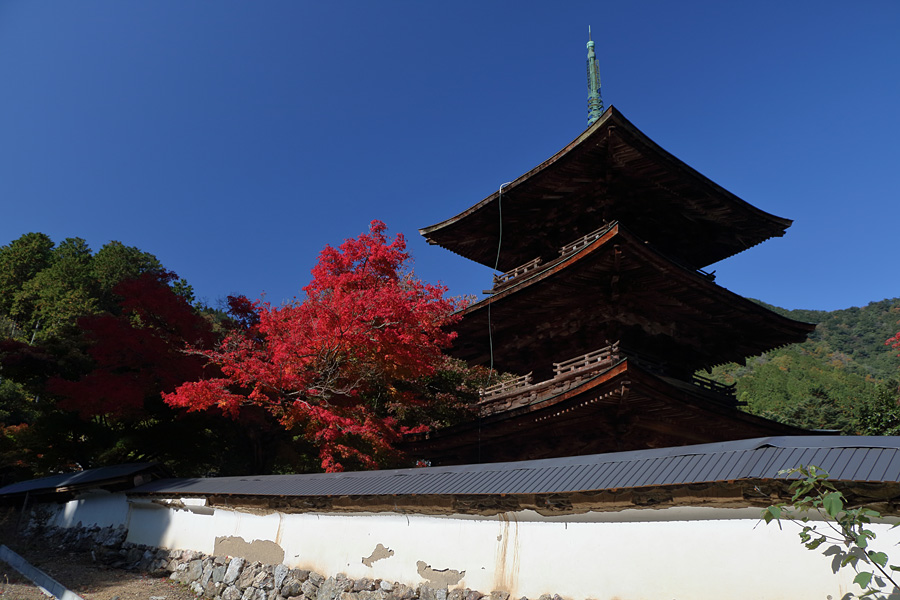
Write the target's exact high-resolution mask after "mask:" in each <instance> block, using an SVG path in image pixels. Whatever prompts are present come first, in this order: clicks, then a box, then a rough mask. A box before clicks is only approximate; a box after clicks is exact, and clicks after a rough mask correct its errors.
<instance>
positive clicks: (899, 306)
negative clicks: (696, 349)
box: [711, 298, 900, 435]
mask: <svg viewBox="0 0 900 600" xmlns="http://www.w3.org/2000/svg"><path fill="white" fill-rule="evenodd" d="M760 304H763V305H765V306H766V307H768V308H770V309H771V310H773V311H775V312H777V313H779V314H782V315H785V316H787V317H790V318H792V319H797V320H800V321H807V322H810V323H816V324H817V326H816V331H815V332H814V333H813V334H812V335H811V336H810V339H809V340H807V341H806V342H804V343H802V344H794V345H791V346H786V347H784V348H780V349H777V350H772V351H771V352H767V353H766V354H763V355H761V356H755V357H749V358H747V360H746V364H745V365H738V364H735V363H728V364H724V365H721V366H718V367H716V368H715V369H713V370H712V373H711V375H712V376H713V377H714V378H715V379H717V380H719V381H722V382H724V383H735V384H736V386H737V395H738V398H739V399H740V400H741V401H743V402H745V403H746V406H745V409H746V410H748V411H750V412H752V413H755V414H758V415H762V416H765V417H768V418H771V419H775V420H777V421H782V422H785V423H791V424H793V425H798V426H800V427H806V428H812V429H830V430H840V431H841V432H842V433H844V434H848V435H849V434H862V435H885V434H890V435H894V434H897V433H900V410H898V407H897V401H898V391H897V380H898V379H900V358H898V357H897V352H896V351H894V350H892V349H891V348H890V347H888V346H886V345H885V340H887V339H888V338H889V337H891V336H893V335H894V334H895V333H896V332H897V330H898V328H900V324H898V321H900V298H893V299H890V300H881V301H879V302H872V303H870V304H868V305H867V306H864V307H862V308H858V307H852V308H847V309H843V310H836V311H831V312H826V311H814V310H785V309H782V308H778V307H775V306H771V305H768V304H765V303H763V302H760Z"/></svg>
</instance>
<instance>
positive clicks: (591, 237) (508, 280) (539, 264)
mask: <svg viewBox="0 0 900 600" xmlns="http://www.w3.org/2000/svg"><path fill="white" fill-rule="evenodd" d="M616 225H618V221H613V222H611V223H607V224H606V225H604V226H603V227H601V228H600V229H595V230H594V231H592V232H590V233H589V234H587V235H584V236H581V237H580V238H578V239H577V240H575V241H573V242H570V243H568V244H566V245H565V246H563V247H562V248H560V249H559V257H557V258H555V259H553V260H551V261H549V262H546V263H545V262H544V261H543V259H542V258H541V257H540V256H538V257H537V258H533V259H532V260H530V261H528V262H527V263H525V264H523V265H519V266H518V267H516V268H515V269H512V270H510V271H506V272H505V273H503V274H501V275H494V280H493V287H491V289H489V290H484V291H483V293H485V294H496V293H497V292H500V291H502V290H504V289H506V288H508V287H510V286H511V285H512V284H513V283H518V282H519V281H522V277H523V276H524V275H529V274H534V273H536V272H538V271H543V270H544V269H547V268H549V267H552V266H554V265H556V264H557V263H559V262H562V261H563V260H565V259H566V258H567V257H568V256H570V255H572V254H575V253H576V252H578V251H579V250H582V249H584V248H587V247H588V246H589V245H590V244H591V243H592V242H595V241H597V240H598V239H600V238H601V237H602V236H603V235H604V234H605V233H607V232H608V231H610V230H611V229H612V228H613V227H615V226H616ZM669 259H670V260H672V261H673V262H675V263H676V264H678V265H680V266H682V267H684V268H685V269H687V270H689V271H694V272H696V273H697V274H698V275H701V276H702V277H704V278H706V279H708V280H709V281H715V280H716V272H715V271H712V272H710V273H708V272H706V271H704V270H703V269H696V268H694V267H691V266H689V265H687V264H685V263H683V262H681V261H679V260H677V259H673V258H671V257H669Z"/></svg>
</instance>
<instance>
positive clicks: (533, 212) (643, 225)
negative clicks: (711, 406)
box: [419, 106, 791, 271]
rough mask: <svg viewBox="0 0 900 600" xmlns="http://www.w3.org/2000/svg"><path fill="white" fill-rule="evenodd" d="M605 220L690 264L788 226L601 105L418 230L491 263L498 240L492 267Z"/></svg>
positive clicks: (515, 261)
mask: <svg viewBox="0 0 900 600" xmlns="http://www.w3.org/2000/svg"><path fill="white" fill-rule="evenodd" d="M501 203H502V206H501ZM501 215H502V224H501ZM613 220H617V221H620V222H622V223H626V224H627V225H628V226H629V227H630V228H631V229H632V230H633V231H634V232H635V233H637V234H639V235H640V236H641V238H642V239H645V240H648V241H650V242H651V243H653V244H654V245H656V246H657V247H659V248H663V249H664V250H665V251H666V252H667V253H668V254H671V255H673V256H676V257H678V258H679V259H680V260H681V261H683V262H686V263H687V264H690V265H692V266H694V267H695V268H703V267H705V266H707V265H710V264H712V263H714V262H717V261H720V260H722V259H724V258H727V257H729V256H731V255H733V254H736V253H738V252H742V251H743V250H746V249H747V248H750V247H751V246H755V245H756V244H759V243H760V242H763V241H765V240H767V239H769V238H771V237H776V236H781V235H784V232H785V230H786V229H787V228H788V227H790V225H791V220H789V219H784V218H781V217H777V216H775V215H772V214H769V213H767V212H765V211H762V210H760V209H758V208H756V207H754V206H752V205H751V204H748V203H747V202H745V201H744V200H741V199H740V198H738V197H737V196H735V195H734V194H732V193H731V192H729V191H727V190H725V189H724V188H722V187H720V186H719V185H717V184H716V183H714V182H713V181H711V180H709V179H708V178H706V177H704V176H703V175H701V174H700V173H698V172H697V171H695V170H694V169H692V168H691V167H689V166H688V165H686V164H685V163H683V162H682V161H680V160H678V159H677V158H675V157H674V156H672V155H671V154H669V153H668V152H666V151H665V150H663V149H662V148H661V147H659V146H658V145H657V144H656V143H654V142H653V141H652V140H651V139H650V138H648V137H647V136H646V135H644V134H643V133H642V132H641V131H640V130H638V129H637V127H635V126H634V125H632V124H631V123H630V122H629V121H628V120H627V119H625V117H623V116H622V114H621V113H619V112H618V111H617V110H616V109H615V108H613V107H612V106H610V107H609V108H608V109H607V110H606V112H604V113H603V116H601V117H600V119H599V120H598V121H597V122H596V123H594V124H593V125H591V126H590V127H589V128H588V129H587V130H586V131H585V132H584V133H582V134H581V135H580V136H578V138H576V139H575V140H574V141H573V142H572V143H570V144H569V145H567V146H566V147H565V148H563V149H562V150H560V151H559V152H557V153H556V155H554V156H553V157H552V158H550V159H548V160H546V161H544V162H543V163H541V164H540V165H539V166H537V167H535V168H534V169H532V170H531V171H529V172H528V173H525V174H524V175H522V176H521V177H519V178H518V179H516V180H515V181H513V182H512V183H510V184H509V185H506V186H504V188H503V190H502V194H501V193H500V192H495V193H493V194H491V195H490V196H488V197H487V198H485V199H484V200H482V201H481V202H479V203H477V204H475V205H474V206H472V207H471V208H468V209H466V210H465V211H463V212H461V213H460V214H458V215H456V216H455V217H452V218H450V219H447V220H446V221H443V222H441V223H438V224H436V225H432V226H430V227H425V228H423V229H420V230H419V231H420V233H421V234H422V235H423V236H425V238H426V239H427V240H428V241H429V243H432V244H437V245H439V246H442V247H444V248H447V249H448V250H451V251H453V252H455V253H457V254H460V255H462V256H464V257H466V258H469V259H471V260H474V261H475V262H478V263H481V264H483V265H487V266H489V267H491V268H494V267H495V262H496V261H497V260H498V258H497V254H498V247H499V248H500V253H499V254H500V256H499V266H498V268H499V269H500V270H501V271H508V270H510V269H512V268H514V267H516V266H517V265H520V264H522V263H524V262H525V261H528V260H531V259H532V258H534V257H536V256H542V257H544V258H545V259H547V258H548V257H549V256H550V255H552V254H554V253H555V252H556V249H557V248H559V247H560V246H562V245H563V244H565V243H567V242H568V241H569V240H573V239H575V238H578V237H580V236H582V235H585V234H587V233H588V232H590V231H593V230H594V229H597V228H599V227H601V226H602V225H603V224H604V223H605V222H609V221H613ZM501 235H502V243H501Z"/></svg>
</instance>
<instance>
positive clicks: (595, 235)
mask: <svg viewBox="0 0 900 600" xmlns="http://www.w3.org/2000/svg"><path fill="white" fill-rule="evenodd" d="M612 226H613V224H609V225H604V226H603V227H601V228H600V229H597V230H595V231H592V232H590V233H589V234H587V235H586V236H584V237H581V238H578V239H577V240H575V241H574V242H572V243H570V244H566V245H565V246H563V247H562V248H560V250H559V255H560V256H565V255H566V254H571V253H572V252H575V251H576V250H581V249H582V248H584V247H585V246H587V245H588V244H590V243H591V242H593V241H594V240H597V239H599V238H600V236H601V235H603V234H604V233H606V232H607V231H609V230H610V228H611V227H612Z"/></svg>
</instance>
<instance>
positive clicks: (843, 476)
mask: <svg viewBox="0 0 900 600" xmlns="http://www.w3.org/2000/svg"><path fill="white" fill-rule="evenodd" d="M799 465H816V466H817V467H821V468H823V469H825V470H826V471H828V473H829V474H830V475H831V479H832V480H833V481H854V482H897V481H900V436H884V437H862V436H844V437H837V436H791V437H768V438H756V439H751V440H739V441H734V442H719V443H713V444H700V445H696V446H682V447H677V448H659V449H650V450H637V451H631V452H616V453H610V454H595V455H590V456H571V457H565V458H552V459H544V460H531V461H521V462H507V463H489V464H480V465H459V466H449V467H428V468H416V469H398V470H391V471H360V472H349V473H316V474H306V475H265V476H252V477H214V478H201V479H163V480H158V481H154V482H152V483H149V484H146V485H142V486H140V487H137V488H134V489H133V490H131V491H130V492H129V493H130V494H134V495H145V494H147V495H176V496H213V495H216V496H218V495H235V496H260V497H291V496H294V497H310V496H381V495H386V496H395V495H436V494H449V495H453V494H457V495H481V494H483V495H495V494H553V493H570V492H588V491H603V490H620V491H621V490H622V489H625V488H640V487H648V486H663V485H686V484H700V483H714V482H727V481H734V480H740V479H775V478H784V475H779V471H782V470H784V469H790V468H794V467H797V466H799ZM0 491H2V490H0Z"/></svg>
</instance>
